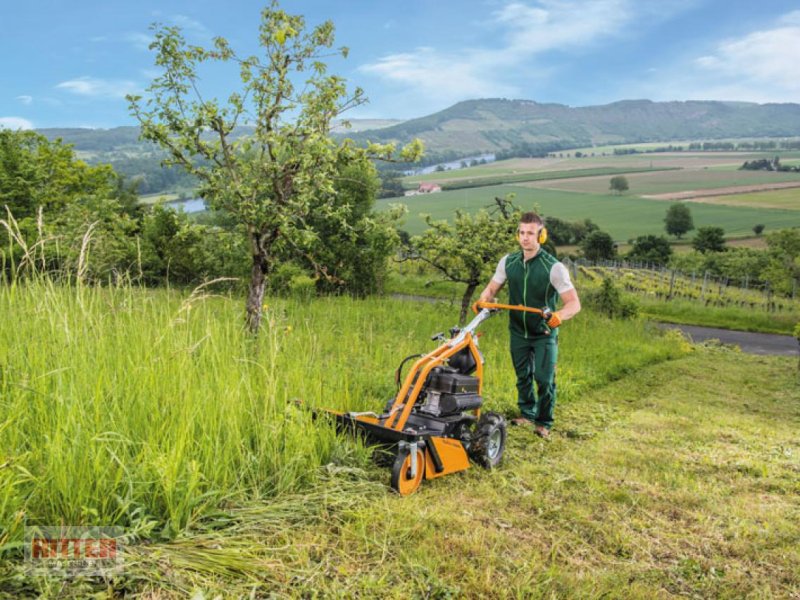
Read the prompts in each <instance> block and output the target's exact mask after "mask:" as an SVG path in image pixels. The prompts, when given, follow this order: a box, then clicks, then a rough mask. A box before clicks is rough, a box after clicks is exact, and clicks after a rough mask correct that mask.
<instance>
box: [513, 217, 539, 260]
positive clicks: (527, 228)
mask: <svg viewBox="0 0 800 600" xmlns="http://www.w3.org/2000/svg"><path fill="white" fill-rule="evenodd" d="M542 229H544V223H543V222H542V218H541V217H540V216H539V215H537V214H536V213H535V212H526V213H523V214H522V216H521V217H520V218H519V225H518V226H517V240H519V245H520V246H521V247H522V249H523V250H529V251H530V250H538V249H539V233H540V232H541V231H542Z"/></svg>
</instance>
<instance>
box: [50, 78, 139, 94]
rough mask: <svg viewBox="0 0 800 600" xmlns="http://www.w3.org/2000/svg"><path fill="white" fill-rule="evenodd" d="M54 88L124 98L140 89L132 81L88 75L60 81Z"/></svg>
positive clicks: (76, 92) (75, 92)
mask: <svg viewBox="0 0 800 600" xmlns="http://www.w3.org/2000/svg"><path fill="white" fill-rule="evenodd" d="M56 89H60V90H66V91H68V92H71V93H73V94H77V95H79V96H90V97H105V98H124V97H125V96H126V95H127V94H134V93H138V92H139V91H140V88H139V86H137V85H136V83H134V82H133V81H128V80H109V79H98V78H95V77H89V76H84V77H78V78H77V79H70V80H68V81H62V82H61V83H59V84H58V85H56Z"/></svg>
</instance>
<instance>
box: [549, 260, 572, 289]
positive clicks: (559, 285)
mask: <svg viewBox="0 0 800 600" xmlns="http://www.w3.org/2000/svg"><path fill="white" fill-rule="evenodd" d="M550 283H551V284H552V286H553V287H554V288H556V291H557V292H558V293H559V294H563V293H565V292H568V291H570V290H574V289H575V286H574V285H572V281H571V280H570V278H569V271H568V270H567V267H565V266H564V265H563V263H556V264H555V265H553V268H552V269H550Z"/></svg>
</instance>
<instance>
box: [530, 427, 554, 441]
mask: <svg viewBox="0 0 800 600" xmlns="http://www.w3.org/2000/svg"><path fill="white" fill-rule="evenodd" d="M534 433H536V435H538V436H539V437H540V438H544V439H547V438H549V437H550V430H549V429H548V428H547V427H545V426H544V425H537V426H536V429H534Z"/></svg>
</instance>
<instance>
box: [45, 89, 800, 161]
mask: <svg viewBox="0 0 800 600" xmlns="http://www.w3.org/2000/svg"><path fill="white" fill-rule="evenodd" d="M349 120H350V121H351V122H353V123H354V127H353V129H351V130H350V131H347V132H339V131H336V132H335V134H334V135H335V136H336V137H337V138H340V139H341V138H345V137H349V138H352V139H354V140H355V141H357V142H366V141H367V140H369V141H373V142H397V143H406V142H408V141H410V140H411V139H413V138H415V137H419V138H421V139H422V140H423V141H424V142H425V145H426V151H427V153H428V154H429V155H432V156H452V157H457V156H468V155H472V154H476V153H481V152H498V151H509V150H513V149H514V148H524V147H526V146H527V147H532V148H536V147H540V148H546V147H548V146H552V147H554V148H555V147H563V148H569V147H580V146H591V145H595V144H613V143H637V142H653V141H664V142H669V141H673V140H687V139H709V140H710V139H723V138H745V137H794V136H800V104H795V103H767V104H757V103H753V102H738V101H720V100H687V101H674V100H673V101H667V102H655V101H652V100H648V99H625V100H618V101H616V102H611V103H609V104H602V105H593V106H579V107H571V106H568V105H566V104H558V103H541V102H537V101H535V100H526V99H515V100H509V99H505V98H484V99H474V100H464V101H462V102H458V103H456V104H454V105H452V106H450V107H448V108H446V109H444V110H441V111H438V112H435V113H432V114H430V115H425V116H422V117H418V118H415V119H409V120H407V121H402V122H394V121H393V120H391V119H382V120H377V119H361V120H359V119H349ZM370 121H372V122H375V123H381V124H382V125H385V124H387V123H391V124H389V125H388V126H383V127H381V128H379V129H367V130H362V128H361V124H363V125H367V124H368V122H370ZM248 129H249V128H242V129H241V134H243V135H246V133H247V131H248ZM37 131H39V132H40V133H42V134H43V135H45V136H47V137H48V138H51V139H53V138H55V137H60V138H62V139H63V140H64V141H65V142H67V143H71V144H73V145H74V146H75V149H76V150H80V151H86V152H101V153H103V152H112V151H115V150H119V149H121V148H135V147H140V148H141V150H142V151H145V152H152V150H153V149H154V148H153V147H152V146H151V145H149V144H147V143H145V142H141V141H139V140H138V136H139V131H138V127H136V126H122V127H115V128H112V129H105V130H93V129H80V128H48V129H39V130H37Z"/></svg>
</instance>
